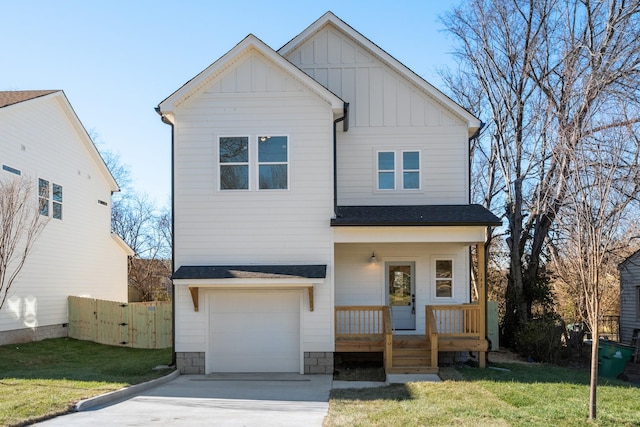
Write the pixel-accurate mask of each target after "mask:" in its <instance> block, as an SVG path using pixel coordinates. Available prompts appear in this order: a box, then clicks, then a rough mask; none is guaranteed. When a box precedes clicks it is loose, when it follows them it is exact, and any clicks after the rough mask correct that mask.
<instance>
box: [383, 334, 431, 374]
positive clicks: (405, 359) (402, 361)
mask: <svg viewBox="0 0 640 427" xmlns="http://www.w3.org/2000/svg"><path fill="white" fill-rule="evenodd" d="M392 354H393V355H392V358H391V369H388V370H387V373H388V374H437V373H438V368H432V367H431V346H430V343H429V340H428V339H427V338H426V337H425V336H424V335H422V336H421V335H396V336H394V337H393V353H392Z"/></svg>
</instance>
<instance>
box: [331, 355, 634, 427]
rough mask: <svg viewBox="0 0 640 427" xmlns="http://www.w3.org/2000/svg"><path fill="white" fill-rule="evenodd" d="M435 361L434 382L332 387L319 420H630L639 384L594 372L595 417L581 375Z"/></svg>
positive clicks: (552, 368)
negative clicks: (447, 365)
mask: <svg viewBox="0 0 640 427" xmlns="http://www.w3.org/2000/svg"><path fill="white" fill-rule="evenodd" d="M499 366H500V367H503V368H507V369H509V372H505V371H497V370H494V369H477V368H460V369H452V368H451V369H442V370H441V377H443V382H441V383H409V384H404V385H391V386H388V387H382V388H378V389H344V390H333V391H332V392H331V400H330V404H329V416H328V418H327V422H326V425H327V426H391V425H402V426H451V425H456V426H474V427H475V426H545V427H546V426H551V425H562V426H638V425H640V388H638V387H636V386H633V385H629V384H628V383H624V382H622V381H617V380H605V379H604V378H600V384H599V386H598V417H597V420H596V422H594V423H590V422H589V421H588V420H587V417H588V414H589V409H588V407H589V375H588V373H587V372H585V371H580V370H572V369H567V368H561V367H557V366H549V365H535V366H531V365H517V364H503V365H502V364H501V365H499Z"/></svg>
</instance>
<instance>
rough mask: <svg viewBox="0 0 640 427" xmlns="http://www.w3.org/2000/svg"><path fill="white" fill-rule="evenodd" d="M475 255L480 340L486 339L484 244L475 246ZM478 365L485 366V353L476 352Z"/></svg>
mask: <svg viewBox="0 0 640 427" xmlns="http://www.w3.org/2000/svg"><path fill="white" fill-rule="evenodd" d="M476 253H477V255H478V278H477V280H478V305H479V310H480V325H479V333H480V340H484V339H486V336H487V284H486V265H487V264H486V254H485V249H484V242H481V243H478V244H476ZM478 364H479V366H480V367H481V368H484V367H486V366H487V352H486V351H479V352H478Z"/></svg>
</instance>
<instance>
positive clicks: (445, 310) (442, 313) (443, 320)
mask: <svg viewBox="0 0 640 427" xmlns="http://www.w3.org/2000/svg"><path fill="white" fill-rule="evenodd" d="M426 309H427V330H429V329H428V328H429V324H428V322H429V320H430V319H429V317H430V316H429V313H431V314H432V316H433V319H432V321H433V323H434V326H435V332H436V333H437V334H438V335H440V336H443V335H446V336H449V337H464V338H474V337H478V338H479V337H480V306H479V305H477V304H457V305H428V306H426Z"/></svg>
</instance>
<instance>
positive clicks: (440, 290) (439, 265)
mask: <svg viewBox="0 0 640 427" xmlns="http://www.w3.org/2000/svg"><path fill="white" fill-rule="evenodd" d="M435 289H436V298H452V297H453V260H452V259H444V258H437V259H436V260H435Z"/></svg>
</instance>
